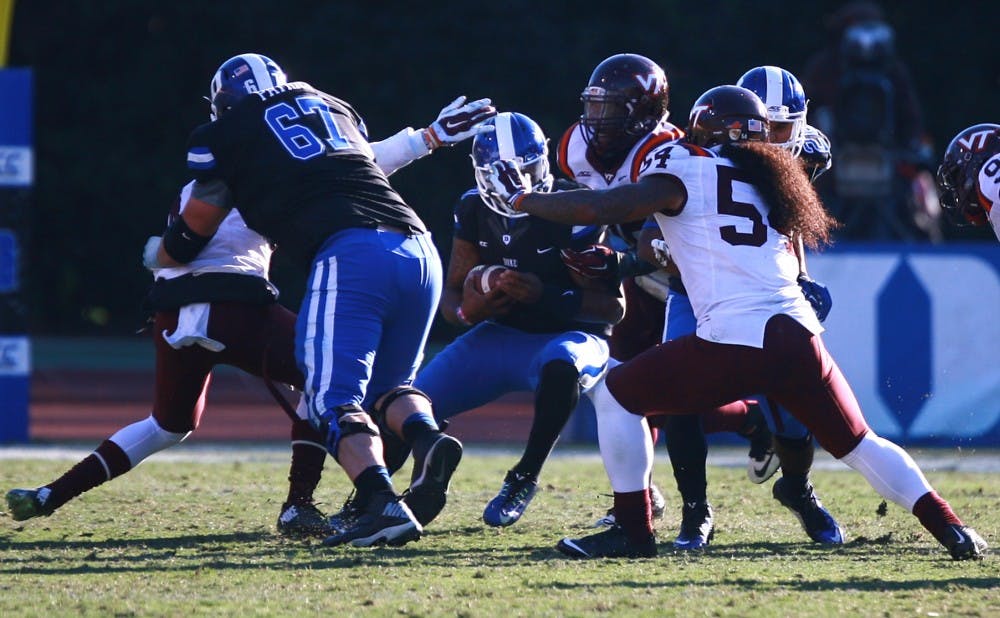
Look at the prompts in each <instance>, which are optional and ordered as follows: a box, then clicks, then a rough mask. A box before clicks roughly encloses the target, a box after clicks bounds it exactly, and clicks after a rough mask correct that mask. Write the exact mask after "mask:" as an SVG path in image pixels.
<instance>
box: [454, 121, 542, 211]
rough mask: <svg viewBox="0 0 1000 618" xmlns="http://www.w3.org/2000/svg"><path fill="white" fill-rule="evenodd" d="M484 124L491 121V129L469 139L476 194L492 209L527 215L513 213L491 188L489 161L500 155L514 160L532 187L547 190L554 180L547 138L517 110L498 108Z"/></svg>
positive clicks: (497, 159)
mask: <svg viewBox="0 0 1000 618" xmlns="http://www.w3.org/2000/svg"><path fill="white" fill-rule="evenodd" d="M483 125H485V126H489V125H493V126H494V130H493V131H487V132H485V133H480V134H478V135H476V137H475V139H473V140H472V165H473V168H474V169H475V175H476V186H477V188H478V189H479V196H480V197H481V198H482V199H483V203H485V204H486V206H488V207H489V209H490V210H492V211H493V212H495V213H498V214H501V215H503V216H505V217H510V218H519V217H526V216H528V213H526V212H525V213H518V214H516V215H515V214H512V213H511V211H510V208H509V207H508V206H507V205H506V204H505V203H504V202H503V200H502V199H501V198H500V197H498V196H497V195H495V194H493V192H492V191H491V190H490V183H489V181H488V180H487V179H488V177H489V173H490V165H491V164H493V163H495V162H497V161H499V160H501V159H510V160H513V161H516V162H517V164H518V166H519V167H520V169H521V172H522V173H524V174H527V175H528V177H529V178H530V179H531V187H532V191H541V192H543V193H547V192H549V191H551V190H552V183H553V178H552V174H550V173H549V146H548V139H547V138H546V137H545V134H544V133H543V132H542V128H541V127H539V126H538V124H537V123H536V122H535V121H534V120H532V119H531V118H528V117H527V116H525V115H524V114H519V113H517V112H501V113H499V114H497V115H496V116H495V117H493V118H490V119H489V120H486V121H485V122H483Z"/></svg>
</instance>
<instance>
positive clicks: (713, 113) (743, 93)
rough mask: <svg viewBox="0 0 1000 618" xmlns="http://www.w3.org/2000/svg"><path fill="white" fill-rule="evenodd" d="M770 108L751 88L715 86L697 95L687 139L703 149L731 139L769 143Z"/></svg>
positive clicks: (729, 141)
mask: <svg viewBox="0 0 1000 618" xmlns="http://www.w3.org/2000/svg"><path fill="white" fill-rule="evenodd" d="M769 128H770V125H769V124H768V120H767V108H766V107H765V106H764V102H763V101H761V100H760V97H758V96H757V95H756V94H754V92H753V91H752V90H747V89H746V88H741V87H740V86H716V87H715V88H712V89H711V90H709V91H707V92H706V93H705V94H703V95H701V96H700V97H698V100H697V101H695V102H694V106H693V107H692V108H691V115H690V117H689V118H688V140H689V141H690V142H691V143H692V144H696V145H698V146H701V147H703V148H711V147H712V146H718V145H719V144H729V143H732V142H744V141H751V142H766V141H767V137H768V132H769Z"/></svg>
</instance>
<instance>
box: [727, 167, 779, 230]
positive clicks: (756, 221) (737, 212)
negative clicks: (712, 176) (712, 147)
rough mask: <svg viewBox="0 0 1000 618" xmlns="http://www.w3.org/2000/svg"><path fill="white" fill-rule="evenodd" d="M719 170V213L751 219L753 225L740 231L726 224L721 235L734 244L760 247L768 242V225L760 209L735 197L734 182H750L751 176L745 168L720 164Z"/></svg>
mask: <svg viewBox="0 0 1000 618" xmlns="http://www.w3.org/2000/svg"><path fill="white" fill-rule="evenodd" d="M716 169H717V170H718V178H719V182H718V192H719V199H718V202H719V214H720V215H733V216H734V217H743V218H746V219H750V221H751V222H752V224H753V225H752V227H751V228H750V231H749V232H739V231H737V230H736V226H735V225H724V226H722V227H720V228H719V235H720V236H722V240H724V241H726V242H727V243H729V244H731V245H734V246H741V245H748V246H751V247H760V246H763V244H764V243H765V242H767V226H766V225H765V224H764V217H763V216H762V215H761V214H760V211H759V210H757V208H756V207H755V206H754V205H753V204H751V203H749V202H737V201H736V200H734V199H733V183H734V182H736V181H739V182H745V183H747V184H751V183H750V177H749V176H748V175H747V174H746V172H744V171H743V170H740V169H736V168H735V167H723V166H721V165H720V166H719V167H718V168H716Z"/></svg>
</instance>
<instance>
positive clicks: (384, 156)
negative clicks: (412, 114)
mask: <svg viewBox="0 0 1000 618" xmlns="http://www.w3.org/2000/svg"><path fill="white" fill-rule="evenodd" d="M371 147H372V150H373V151H374V152H375V162H376V163H377V164H378V166H379V167H380V168H382V171H383V172H384V173H385V175H386V176H390V175H392V173H393V172H395V171H397V170H400V169H402V168H404V167H406V166H407V165H409V164H410V163H412V162H413V161H416V160H417V159H420V158H422V157H426V156H427V155H429V154H430V153H431V150H430V148H428V147H427V144H426V142H424V135H423V131H414V130H413V129H412V128H411V127H406V128H405V129H403V130H402V131H400V132H399V133H396V134H395V135H393V136H392V137H388V138H386V139H384V140H382V141H380V142H372V143H371Z"/></svg>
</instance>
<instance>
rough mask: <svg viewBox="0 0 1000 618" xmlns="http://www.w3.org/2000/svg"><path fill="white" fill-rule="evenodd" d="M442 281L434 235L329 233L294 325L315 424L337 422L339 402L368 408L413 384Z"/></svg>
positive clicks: (373, 231) (368, 231)
mask: <svg viewBox="0 0 1000 618" xmlns="http://www.w3.org/2000/svg"><path fill="white" fill-rule="evenodd" d="M442 279H443V276H442V269H441V259H440V257H439V256H438V253H437V250H436V249H435V247H434V244H433V242H432V241H431V235H430V234H429V233H428V234H422V235H417V236H406V235H404V234H402V233H399V232H394V231H383V230H381V229H366V228H351V229H347V230H343V231H341V232H338V233H337V234H335V235H333V236H331V237H330V239H329V240H328V241H327V242H326V244H324V245H323V247H322V248H321V249H320V251H319V252H318V253H317V255H316V259H315V261H314V263H313V267H312V269H311V271H310V273H309V279H308V283H307V289H306V294H305V296H304V298H303V299H302V308H301V310H300V311H299V315H298V320H297V322H296V325H295V343H296V358H297V360H298V362H299V366H300V367H301V369H302V372H303V374H304V375H305V389H304V390H305V392H304V396H305V398H306V405H307V406H308V410H309V417H310V419H311V420H312V421H313V423H314V424H319V421H320V419H323V418H325V419H326V420H327V421H329V422H335V419H333V418H331V417H330V416H329V415H330V414H332V412H331V411H332V410H334V409H336V408H337V407H338V406H342V405H346V404H356V405H360V406H362V407H363V408H365V409H368V408H369V407H370V404H372V403H373V402H374V401H375V400H376V399H377V398H378V397H379V396H381V395H382V394H383V393H385V392H386V391H388V390H389V389H391V388H394V387H396V386H400V385H409V384H410V383H411V382H412V381H413V378H414V376H415V375H416V371H417V368H418V367H419V366H420V363H421V362H422V360H423V353H424V345H425V343H426V342H427V335H428V333H429V332H430V327H431V321H432V320H433V318H434V314H435V312H436V311H437V305H438V301H439V300H440V298H441V286H442Z"/></svg>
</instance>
